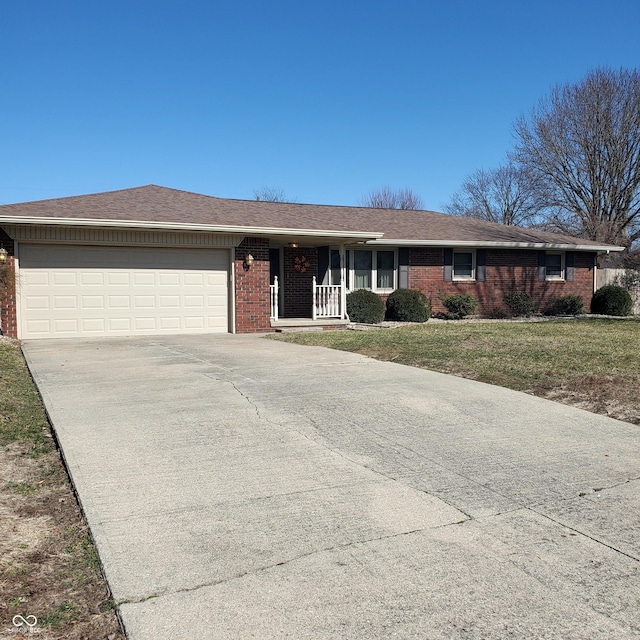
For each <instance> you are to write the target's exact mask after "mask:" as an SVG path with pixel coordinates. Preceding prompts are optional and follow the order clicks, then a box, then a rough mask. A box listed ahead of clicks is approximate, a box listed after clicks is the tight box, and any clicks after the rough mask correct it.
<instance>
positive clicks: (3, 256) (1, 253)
mask: <svg viewBox="0 0 640 640" xmlns="http://www.w3.org/2000/svg"><path fill="white" fill-rule="evenodd" d="M7 255H8V254H7V250H6V249H5V248H4V247H2V246H0V262H6V260H7Z"/></svg>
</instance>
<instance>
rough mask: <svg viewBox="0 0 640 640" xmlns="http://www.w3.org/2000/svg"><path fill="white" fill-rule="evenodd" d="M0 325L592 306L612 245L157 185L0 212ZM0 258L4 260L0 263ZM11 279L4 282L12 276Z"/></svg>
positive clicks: (194, 327)
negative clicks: (365, 304)
mask: <svg viewBox="0 0 640 640" xmlns="http://www.w3.org/2000/svg"><path fill="white" fill-rule="evenodd" d="M0 245H1V246H2V247H3V248H4V250H5V251H4V252H1V251H0V254H1V253H5V256H4V257H5V260H4V267H3V268H4V269H5V270H7V271H8V272H9V274H10V275H11V274H15V279H14V280H13V281H12V283H11V284H10V286H9V287H8V290H7V291H6V292H5V293H4V295H3V296H2V316H1V318H2V328H3V331H4V333H5V334H6V335H9V336H15V337H18V338H24V339H36V338H64V337H89V336H105V335H106V336H111V335H113V336H117V335H157V334H171V333H216V332H233V333H236V332H237V333H246V332H265V331H272V330H273V329H274V328H277V327H280V326H285V325H291V324H304V323H307V324H318V325H320V326H332V325H335V324H338V325H340V324H342V325H343V324H344V323H345V319H346V313H345V300H346V293H347V292H348V291H351V290H354V289H358V288H366V289H371V290H373V291H375V292H376V293H378V294H380V295H381V296H383V297H385V296H387V295H388V294H389V293H390V292H391V291H393V290H394V289H396V288H398V287H408V288H412V289H420V290H422V291H423V292H424V293H425V294H426V295H427V297H428V298H429V299H430V300H431V303H432V305H433V308H434V311H438V310H442V305H441V302H440V298H439V294H440V293H444V294H452V293H455V292H468V293H470V294H472V295H473V296H474V297H475V298H477V299H478V300H479V303H480V305H479V311H480V312H481V313H485V314H490V313H492V312H493V310H494V309H495V308H497V307H501V306H502V305H503V297H504V295H505V294H507V293H509V292H511V291H527V292H528V293H530V294H531V295H532V296H533V297H534V299H535V301H536V304H537V305H538V306H539V307H544V305H545V304H547V303H548V302H549V301H550V300H551V299H553V298H556V297H560V296H563V295H566V294H577V295H580V296H582V298H583V299H584V301H585V303H586V304H587V305H588V304H589V301H590V299H591V295H592V293H593V290H594V282H595V269H596V266H595V265H596V256H597V255H598V254H599V253H603V252H609V251H619V250H621V248H619V247H615V246H608V245H602V244H598V243H595V242H591V241H588V240H581V239H576V238H573V237H570V236H566V235H558V234H551V233H543V232H538V231H533V230H530V229H522V228H517V227H507V226H503V225H499V224H493V223H487V222H482V221H478V220H471V219H466V218H458V217H454V216H450V215H445V214H441V213H435V212H431V211H399V210H386V209H368V208H363V207H340V206H321V205H307V204H288V203H276V202H258V201H242V200H229V199H221V198H215V197H211V196H206V195H200V194H196V193H189V192H185V191H179V190H175V189H168V188H165V187H159V186H155V185H149V186H144V187H138V188H133V189H124V190H120V191H112V192H107V193H97V194H91V195H82V196H74V197H68V198H59V199H53V200H43V201H38V202H27V203H22V204H10V205H4V206H0ZM0 257H2V256H0ZM9 280H11V278H9Z"/></svg>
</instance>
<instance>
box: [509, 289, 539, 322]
mask: <svg viewBox="0 0 640 640" xmlns="http://www.w3.org/2000/svg"><path fill="white" fill-rule="evenodd" d="M504 302H505V304H506V305H507V307H509V311H510V312H511V315H512V316H516V317H518V316H525V317H529V316H531V315H533V314H534V313H535V312H536V306H535V304H534V302H533V298H532V297H531V296H530V295H529V294H528V293H526V292H524V291H514V292H513V293H508V294H507V295H506V296H505V297H504Z"/></svg>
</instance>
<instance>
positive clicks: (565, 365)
mask: <svg viewBox="0 0 640 640" xmlns="http://www.w3.org/2000/svg"><path fill="white" fill-rule="evenodd" d="M270 337H271V338H273V339H277V340H283V341H286V342H296V343H299V344H307V345H319V346H325V347H330V348H333V349H341V350H343V351H353V352H356V353H361V354H365V355H368V356H371V357H373V358H377V359H379V360H393V361H394V362H399V363H402V364H407V365H410V366H414V367H422V368H425V369H431V370H433V371H440V372H442V373H450V374H453V375H457V376H462V377H466V378H472V379H474V380H479V381H482V382H487V383H489V384H496V385H500V386H504V387H509V388H511V389H516V390H519V391H526V392H529V393H533V394H535V395H540V396H543V397H548V398H552V399H556V400H559V401H562V402H566V403H568V404H574V405H578V406H581V407H584V408H587V409H589V410H591V411H595V412H598V413H603V414H605V415H610V416H613V417H617V418H620V419H623V420H627V421H629V422H634V423H636V424H640V319H611V320H609V319H591V318H587V319H575V320H550V321H546V322H478V323H473V322H433V321H431V322H427V323H425V324H420V325H413V326H412V325H408V326H403V327H399V328H395V329H376V330H370V331H351V330H349V331H326V332H322V333H320V332H318V333H284V334H275V335H272V336H270Z"/></svg>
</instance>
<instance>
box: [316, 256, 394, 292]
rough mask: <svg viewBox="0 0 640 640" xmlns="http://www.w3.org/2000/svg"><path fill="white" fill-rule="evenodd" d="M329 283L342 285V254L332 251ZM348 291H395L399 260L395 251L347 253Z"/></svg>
mask: <svg viewBox="0 0 640 640" xmlns="http://www.w3.org/2000/svg"><path fill="white" fill-rule="evenodd" d="M330 261H331V262H330V265H329V271H330V274H329V281H330V283H331V284H340V252H339V251H338V250H337V249H331V256H330ZM345 262H346V276H347V278H346V283H345V284H346V286H347V290H348V291H353V290H355V289H369V290H372V291H385V292H386V291H393V289H395V288H396V286H397V285H396V283H397V275H396V272H397V269H398V266H397V258H396V252H395V251H394V250H393V249H384V250H383V249H351V250H349V251H345Z"/></svg>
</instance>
